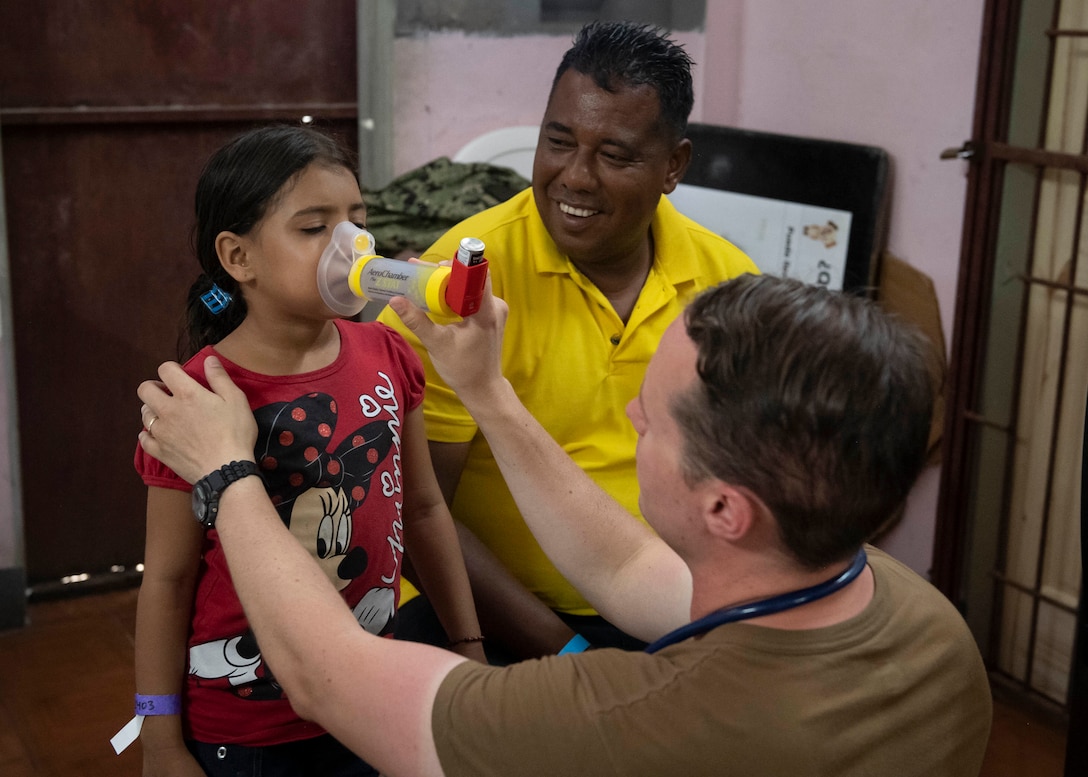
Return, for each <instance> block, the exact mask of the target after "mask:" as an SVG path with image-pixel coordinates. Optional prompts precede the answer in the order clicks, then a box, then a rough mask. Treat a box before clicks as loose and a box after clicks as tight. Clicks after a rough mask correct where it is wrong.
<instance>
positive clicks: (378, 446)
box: [189, 393, 396, 699]
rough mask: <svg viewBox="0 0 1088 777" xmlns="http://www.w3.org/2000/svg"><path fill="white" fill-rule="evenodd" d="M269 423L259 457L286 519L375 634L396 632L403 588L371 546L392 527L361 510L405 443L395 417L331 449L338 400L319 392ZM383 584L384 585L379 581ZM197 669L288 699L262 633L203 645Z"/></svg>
mask: <svg viewBox="0 0 1088 777" xmlns="http://www.w3.org/2000/svg"><path fill="white" fill-rule="evenodd" d="M254 416H255V418H256V419H257V427H258V429H259V430H260V432H259V435H258V438H257V445H256V448H255V457H256V460H257V463H258V465H259V466H260V468H261V475H262V477H263V478H264V481H265V487H266V489H267V491H268V494H269V496H270V497H271V498H272V502H273V504H274V505H275V506H276V510H277V511H278V512H279V514H280V517H281V518H282V519H283V522H284V524H286V525H287V527H288V528H289V529H290V530H291V533H292V534H293V535H294V536H295V537H296V538H297V539H298V541H299V542H300V543H301V544H302V546H303V547H304V548H306V549H308V550H309V551H310V552H311V553H312V554H313V555H314V557H315V559H316V560H317V562H318V564H319V565H320V566H321V568H322V569H323V570H324V571H325V573H326V574H327V575H328V576H329V579H330V580H331V581H332V583H333V585H334V586H335V587H336V589H337V590H338V591H340V592H341V593H342V595H343V596H344V599H345V600H346V601H347V602H348V605H349V606H351V607H352V609H353V612H354V613H355V617H356V618H357V619H358V621H359V623H360V625H361V626H362V627H363V628H365V629H366V630H367V631H369V632H371V633H372V634H383V633H385V632H386V631H387V630H389V629H391V627H392V623H393V616H394V614H395V611H396V592H395V590H394V589H393V587H392V586H391V585H385V584H381V583H382V580H381V575H380V574H377V575H376V574H370V575H367V574H366V572H367V571H368V569H369V568H370V566H371V565H370V554H369V553H368V550H367V546H368V545H369V546H370V547H372V548H373V547H374V545H373V543H375V542H378V543H381V544H382V545H384V544H385V543H386V537H387V536H388V535H389V532H390V527H389V526H387V525H386V526H375V525H373V523H375V522H372V523H371V524H370V525H368V523H367V520H366V515H365V513H363V512H362V511H359V508H360V506H361V505H362V504H363V503H364V502H365V501H366V499H367V496H368V494H370V491H371V479H372V477H373V476H374V473H375V472H376V471H377V470H378V468H379V466H380V465H381V464H382V462H383V461H385V459H386V458H387V456H388V455H389V451H390V449H391V448H392V447H393V444H394V442H395V441H396V435H395V433H394V431H393V428H392V427H391V425H390V422H389V421H387V420H378V421H372V422H369V423H367V424H365V425H363V426H362V427H360V428H359V429H357V430H355V431H354V432H352V433H351V434H348V435H346V436H345V437H343V438H342V439H341V440H340V442H339V443H338V444H337V445H336V446H335V448H332V449H329V445H330V441H331V440H332V438H333V436H334V433H335V431H336V423H337V403H336V400H335V399H334V398H333V397H331V396H330V395H328V394H323V393H312V394H306V395H304V396H300V397H298V398H297V399H295V400H293V401H291V402H280V403H274V404H270V405H265V406H263V407H260V408H257V409H256V410H255V411H254ZM374 583H379V585H375V584H374ZM189 672H190V674H192V675H195V676H197V677H200V678H203V679H209V680H210V679H221V678H226V679H229V681H230V684H231V686H232V689H233V691H234V693H236V694H237V695H239V696H241V697H243V698H248V699H269V698H279V697H280V696H282V690H281V689H280V687H279V685H278V684H277V683H276V682H275V679H274V678H273V677H272V675H271V673H270V672H269V671H268V668H267V667H266V666H264V665H263V661H262V659H261V653H260V649H259V647H258V645H257V642H256V639H255V638H254V636H253V633H252V631H248V630H247V632H246V633H244V634H239V635H237V636H234V637H228V638H224V639H218V640H214V641H212V642H205V643H202V644H198V645H193V646H192V647H190V650H189Z"/></svg>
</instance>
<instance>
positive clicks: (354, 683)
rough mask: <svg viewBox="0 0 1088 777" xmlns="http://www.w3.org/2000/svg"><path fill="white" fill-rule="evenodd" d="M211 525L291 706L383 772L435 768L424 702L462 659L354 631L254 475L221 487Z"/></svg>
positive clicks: (343, 607)
mask: <svg viewBox="0 0 1088 777" xmlns="http://www.w3.org/2000/svg"><path fill="white" fill-rule="evenodd" d="M216 526H217V528H218V530H219V535H220V539H221V540H222V543H223V547H224V550H225V551H226V556H227V563H228V565H229V566H230V572H231V577H232V579H233V581H234V585H235V588H236V589H237V591H238V595H239V597H240V599H241V601H242V604H243V606H244V607H245V611H246V615H247V617H248V618H249V620H250V622H251V624H252V625H253V628H254V631H255V632H256V635H257V641H258V643H259V644H260V646H261V651H262V653H263V654H264V656H265V657H266V658H267V660H268V664H269V666H270V667H271V668H272V670H273V671H274V672H275V674H276V677H277V679H278V680H279V681H280V682H281V683H282V684H283V687H284V689H285V691H286V692H287V696H288V698H289V699H290V700H291V704H292V706H293V707H294V708H295V710H296V711H297V712H298V713H299V714H300V715H302V716H303V717H306V718H309V719H312V720H315V721H316V722H318V723H319V724H321V725H322V726H324V727H325V728H326V729H328V730H329V731H330V732H331V733H332V734H333V735H334V736H335V737H336V738H337V739H339V740H340V741H342V742H344V743H345V744H346V745H348V746H349V747H350V748H352V749H353V750H355V751H356V752H357V753H358V754H359V755H360V756H362V757H363V758H364V759H366V760H367V761H369V762H370V763H371V764H373V765H374V766H375V767H376V768H378V769H380V770H381V771H382V773H383V774H387V775H391V776H392V775H401V774H404V775H440V774H441V773H442V771H441V768H440V766H439V764H438V757H437V753H436V752H435V746H434V739H433V737H432V735H431V708H432V706H433V703H434V697H435V693H436V692H437V690H438V686H439V684H440V683H441V681H442V679H443V678H444V677H445V676H446V674H447V673H448V672H449V671H450V669H452V668H453V667H454V666H456V665H457V664H458V663H460V662H461V661H463V660H464V659H463V658H461V657H459V656H456V655H454V654H452V653H449V652H447V651H444V650H439V649H437V648H432V647H429V646H426V645H417V644H414V643H408V642H401V641H397V642H394V641H393V640H388V639H383V638H380V637H374V636H372V635H371V634H368V633H367V632H366V631H365V630H364V629H361V628H359V624H358V623H357V622H356V620H355V618H354V617H353V616H352V614H351V612H350V611H349V610H348V608H347V606H346V605H345V604H344V601H343V599H342V598H341V597H340V595H339V594H338V593H337V592H336V590H335V589H334V588H333V586H332V584H331V583H330V582H329V580H328V578H327V577H326V576H325V574H324V573H323V572H322V571H321V570H320V569H319V568H318V566H317V564H316V563H315V562H314V561H313V559H312V558H311V557H310V555H309V554H308V553H307V552H306V550H305V549H303V547H302V546H301V545H300V544H299V543H298V541H297V540H295V539H294V537H292V536H291V534H290V533H289V532H288V530H287V529H286V528H285V527H284V525H283V523H282V521H280V519H279V516H278V515H277V514H276V512H275V509H274V508H273V507H272V504H271V503H270V502H269V501H268V497H267V494H266V493H265V490H264V487H263V485H262V483H261V481H260V479H259V478H256V477H248V478H244V479H243V480H241V481H238V482H237V483H235V484H233V485H232V486H230V487H229V488H228V489H227V490H226V491H225V492H224V494H223V497H222V501H221V503H220V512H219V518H218V520H217V524H216ZM375 700H380V702H377V703H376V701H375Z"/></svg>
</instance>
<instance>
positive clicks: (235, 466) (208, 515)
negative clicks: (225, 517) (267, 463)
mask: <svg viewBox="0 0 1088 777" xmlns="http://www.w3.org/2000/svg"><path fill="white" fill-rule="evenodd" d="M250 475H257V476H258V477H260V475H261V470H260V468H259V467H258V466H257V464H256V463H255V462H252V461H232V462H230V463H229V464H224V465H223V466H222V467H220V468H219V469H217V470H214V471H212V472H209V473H208V474H207V475H205V476H204V477H203V478H201V479H200V480H199V481H197V485H198V486H200V487H202V490H203V491H205V492H206V496H205V509H206V512H205V514H204V517H203V519H202V518H201V517H200V516H199V514H198V515H197V520H198V521H200V523H202V524H203V525H204V526H206V527H208V528H211V527H212V526H214V525H215V518H216V516H217V515H218V513H219V497H220V496H221V495H222V493H223V492H224V491H225V490H226V489H227V486H229V485H230V484H231V483H235V482H237V481H239V480H241V479H242V478H247V477H249V476H250Z"/></svg>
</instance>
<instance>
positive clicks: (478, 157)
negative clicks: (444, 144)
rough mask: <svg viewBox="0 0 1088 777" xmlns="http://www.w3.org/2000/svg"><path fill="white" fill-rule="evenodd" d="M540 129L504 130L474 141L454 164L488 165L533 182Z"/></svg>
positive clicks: (518, 128) (465, 146)
mask: <svg viewBox="0 0 1088 777" xmlns="http://www.w3.org/2000/svg"><path fill="white" fill-rule="evenodd" d="M539 134H540V127H537V126H518V127H503V128H501V129H497V130H492V131H491V132H485V133H484V134H483V135H480V136H479V137H477V138H474V139H473V140H470V141H469V142H468V143H466V144H465V145H464V146H462V147H461V150H460V151H458V152H457V153H456V154H454V155H453V161H454V162H487V163H489V164H492V165H497V166H499V167H509V168H511V169H512V170H513V171H514V172H515V173H517V174H518V175H520V176H522V177H523V178H525V179H527V180H530V181H531V180H532V178H533V156H534V155H535V154H536V139H537V136H538V135H539Z"/></svg>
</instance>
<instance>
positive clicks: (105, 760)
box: [0, 589, 1065, 777]
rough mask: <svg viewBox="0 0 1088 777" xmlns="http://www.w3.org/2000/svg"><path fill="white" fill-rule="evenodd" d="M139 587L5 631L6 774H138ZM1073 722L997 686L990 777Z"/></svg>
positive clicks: (1035, 773) (0, 738)
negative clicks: (131, 740)
mask: <svg viewBox="0 0 1088 777" xmlns="http://www.w3.org/2000/svg"><path fill="white" fill-rule="evenodd" d="M135 609H136V591H135V590H134V589H129V590H123V591H113V592H109V593H100V594H94V595H90V596H84V597H80V598H75V599H66V600H57V601H50V602H43V603H39V604H34V605H32V606H31V608H30V625H29V626H27V627H26V628H23V629H15V630H11V631H6V632H0V775H3V777H98V776H99V775H111V777H130V776H131V777H137V776H138V775H139V774H140V757H139V747H138V746H134V747H132V748H130V749H129V750H127V751H126V752H124V753H122V754H121V755H120V756H117V755H114V753H113V749H112V748H111V747H110V744H109V740H110V737H112V736H113V735H114V733H116V731H117V730H118V729H119V728H120V727H121V726H122V725H124V724H125V723H126V722H127V721H128V719H129V718H130V717H131V715H132V695H133V693H134V690H135V688H134V683H133V679H132V661H133V635H134V624H135ZM1064 753H1065V731H1064V730H1063V729H1062V728H1061V726H1059V725H1055V724H1054V723H1053V722H1050V721H1048V720H1046V719H1045V718H1043V717H1040V716H1034V715H1032V714H1031V713H1030V712H1029V711H1028V708H1027V707H1025V706H1023V705H1018V704H1013V703H1007V702H1005V701H1003V700H1002V698H1001V696H1000V695H998V698H997V700H996V703H995V705H994V728H993V734H992V735H991V741H990V749H989V752H988V753H987V757H986V762H985V764H984V766H983V769H982V772H981V777H1062V772H1063V764H1064Z"/></svg>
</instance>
